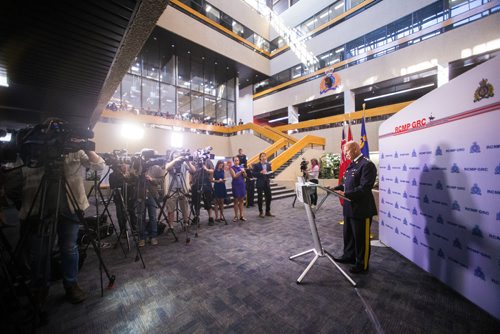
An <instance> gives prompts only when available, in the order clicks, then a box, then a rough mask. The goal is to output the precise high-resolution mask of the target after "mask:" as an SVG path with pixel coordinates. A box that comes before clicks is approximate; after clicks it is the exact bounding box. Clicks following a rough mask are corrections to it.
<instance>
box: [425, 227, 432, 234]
mask: <svg viewBox="0 0 500 334" xmlns="http://www.w3.org/2000/svg"><path fill="white" fill-rule="evenodd" d="M424 233H425V234H428V235H429V234H431V233H430V232H429V229H428V228H427V227H426V228H425V229H424Z"/></svg>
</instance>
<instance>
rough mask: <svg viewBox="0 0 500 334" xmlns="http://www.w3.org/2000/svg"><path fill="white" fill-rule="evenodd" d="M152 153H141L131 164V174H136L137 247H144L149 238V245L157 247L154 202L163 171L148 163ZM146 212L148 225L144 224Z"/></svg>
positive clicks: (156, 223)
mask: <svg viewBox="0 0 500 334" xmlns="http://www.w3.org/2000/svg"><path fill="white" fill-rule="evenodd" d="M151 153H153V154H154V152H153V151H152V150H149V149H143V150H142V151H141V157H140V158H137V159H136V160H135V161H134V163H132V168H133V172H134V173H135V174H137V185H136V188H137V189H136V190H137V198H136V201H137V204H136V212H137V221H138V226H137V227H138V229H139V243H138V246H139V247H144V246H145V245H146V240H147V239H148V238H149V242H150V243H151V245H153V246H155V245H158V239H157V235H158V221H157V217H156V201H157V199H158V196H159V194H158V186H159V185H160V184H161V181H160V180H161V178H162V177H163V171H162V169H161V167H159V166H158V165H155V164H151V163H150V156H151V155H153V154H151ZM146 211H147V214H148V218H149V219H148V223H147V224H146Z"/></svg>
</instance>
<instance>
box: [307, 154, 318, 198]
mask: <svg viewBox="0 0 500 334" xmlns="http://www.w3.org/2000/svg"><path fill="white" fill-rule="evenodd" d="M319 170H320V167H319V162H318V159H316V158H313V159H311V169H309V170H308V171H307V173H308V179H309V182H312V183H316V184H319ZM317 204H318V190H317V189H316V188H314V191H313V193H312V194H311V206H312V207H315V206H316V205H317Z"/></svg>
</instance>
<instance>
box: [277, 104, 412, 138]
mask: <svg viewBox="0 0 500 334" xmlns="http://www.w3.org/2000/svg"><path fill="white" fill-rule="evenodd" d="M413 102H414V101H408V102H401V103H396V104H391V105H388V106H383V107H376V108H370V109H366V110H365V111H364V112H363V110H360V111H356V112H352V113H349V114H341V115H335V116H328V117H323V118H318V119H312V120H310V121H304V122H300V123H294V124H286V125H280V126H276V127H274V129H275V130H278V131H281V132H287V131H288V130H297V129H304V128H312V127H317V126H321V125H326V124H331V123H339V122H344V121H351V120H355V119H361V118H362V117H363V115H364V116H365V117H375V116H383V115H390V114H395V113H397V112H398V111H400V110H401V109H403V108H405V107H407V106H408V105H410V104H411V103H413Z"/></svg>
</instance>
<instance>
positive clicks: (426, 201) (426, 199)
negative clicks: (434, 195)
mask: <svg viewBox="0 0 500 334" xmlns="http://www.w3.org/2000/svg"><path fill="white" fill-rule="evenodd" d="M424 203H426V204H429V197H427V195H424Z"/></svg>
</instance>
